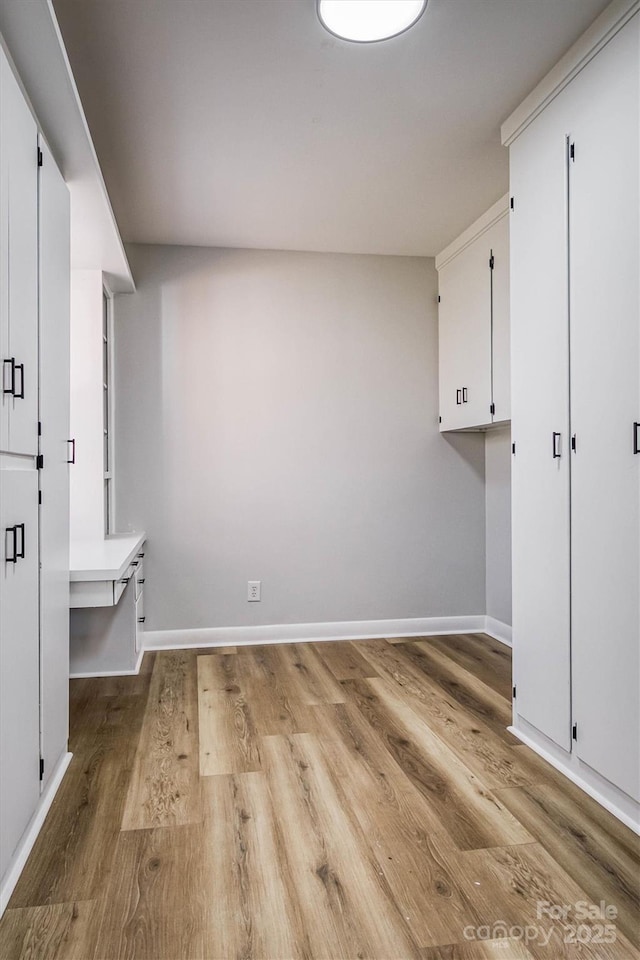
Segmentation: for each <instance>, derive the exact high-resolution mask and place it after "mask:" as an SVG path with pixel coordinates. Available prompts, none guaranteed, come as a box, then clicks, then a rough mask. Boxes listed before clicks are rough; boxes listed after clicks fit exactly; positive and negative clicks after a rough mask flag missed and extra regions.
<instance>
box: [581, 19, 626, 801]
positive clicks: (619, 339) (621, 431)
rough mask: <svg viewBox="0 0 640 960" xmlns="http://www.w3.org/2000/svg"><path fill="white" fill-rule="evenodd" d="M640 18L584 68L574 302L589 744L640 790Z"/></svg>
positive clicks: (589, 759) (584, 710) (591, 758)
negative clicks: (637, 432)
mask: <svg viewBox="0 0 640 960" xmlns="http://www.w3.org/2000/svg"><path fill="white" fill-rule="evenodd" d="M639 20H640V17H639V16H636V18H635V20H634V21H633V22H632V23H631V24H629V25H628V26H627V27H626V28H625V29H624V30H623V31H621V32H620V33H619V34H618V35H617V36H616V37H615V38H614V39H613V40H612V41H611V42H610V43H609V44H608V45H607V46H606V47H605V48H604V50H603V51H602V52H601V53H600V54H599V55H598V57H597V58H596V59H595V60H594V61H593V62H592V63H591V64H590V65H589V67H588V68H587V69H586V70H584V71H583V73H582V74H581V75H580V77H579V78H578V80H579V89H580V95H581V98H582V100H581V102H582V103H584V104H585V108H584V109H582V110H579V111H578V110H576V113H575V115H574V116H573V117H572V124H571V130H570V135H571V144H572V145H573V147H574V159H573V161H572V162H571V163H570V170H569V178H570V179H569V183H570V189H569V222H570V225H571V234H570V236H571V240H570V273H571V282H570V292H569V301H570V304H571V325H570V327H571V347H570V349H571V363H570V367H571V430H572V433H573V434H574V435H575V447H576V449H575V452H574V453H573V454H572V456H571V532H572V540H571V544H572V578H571V579H572V582H571V611H572V639H573V679H574V704H573V706H574V721H575V722H576V723H577V725H578V727H577V739H576V753H577V754H578V756H579V757H580V758H581V760H583V761H584V762H585V763H588V764H589V765H590V766H591V767H593V768H594V769H596V770H597V771H598V772H599V773H601V774H602V775H603V776H605V777H606V778H607V779H608V780H610V781H612V782H613V783H615V784H616V785H617V786H619V787H620V788H621V789H622V790H624V791H625V792H626V793H629V794H631V795H632V796H634V797H635V798H636V799H639V800H640V744H639V742H638V732H639V731H640V710H639V703H640V656H639V653H640V589H639V584H640V454H637V453H636V454H634V422H638V421H640V365H639V363H638V353H639V350H640V337H639V328H640V323H639V317H640V309H639V296H638V292H639V284H638V276H639V273H640V244H639V241H638V232H639V210H640V198H639V196H638V172H639V170H640V158H639V155H638V143H639V123H638V116H639V104H638V80H639V77H638V35H639V33H640V29H639V26H640V25H639V22H638V21H639ZM603 90H606V96H605V95H603V93H602V91H603ZM586 104H588V108H587V107H586ZM594 238H597V242H594ZM635 449H637V444H636V445H635Z"/></svg>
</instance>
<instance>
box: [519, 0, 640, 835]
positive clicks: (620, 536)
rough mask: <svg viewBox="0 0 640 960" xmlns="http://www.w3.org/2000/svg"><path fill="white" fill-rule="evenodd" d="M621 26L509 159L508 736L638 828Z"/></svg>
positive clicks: (635, 226) (630, 297)
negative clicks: (520, 738) (519, 737)
mask: <svg viewBox="0 0 640 960" xmlns="http://www.w3.org/2000/svg"><path fill="white" fill-rule="evenodd" d="M613 6H614V7H615V8H616V9H617V10H620V9H622V7H623V5H622V4H620V3H618V4H615V5H613ZM627 8H628V9H627V16H626V18H625V17H624V16H622V17H620V18H619V19H618V21H617V23H614V26H613V27H612V28H611V29H609V31H608V33H606V34H605V36H604V38H602V39H601V41H600V43H599V44H598V45H597V46H596V47H595V48H594V49H593V50H592V51H591V56H590V59H588V58H587V62H586V64H585V65H582V64H583V63H584V62H585V61H584V59H583V61H582V62H581V68H580V69H579V70H578V71H577V72H575V75H573V76H572V77H571V78H570V79H569V82H566V83H565V85H564V86H563V87H562V88H561V89H560V90H559V91H558V92H557V93H556V95H555V96H553V97H547V101H546V102H545V103H544V105H543V106H542V108H541V109H540V110H539V112H537V115H536V114H535V113H534V115H533V119H530V118H529V122H527V123H526V124H522V123H521V124H520V127H519V128H517V127H515V126H514V125H513V124H512V129H513V133H512V134H511V135H510V136H507V138H506V142H507V143H509V145H510V154H509V157H510V171H511V195H512V205H513V209H512V212H511V220H510V243H511V345H512V347H511V349H512V357H511V362H512V439H513V458H512V460H513V463H512V477H513V480H512V483H513V497H512V510H513V520H512V529H513V645H514V686H515V698H514V726H515V729H516V730H517V731H519V732H520V733H522V734H525V735H526V736H528V737H529V738H531V739H532V740H533V741H535V743H536V744H537V745H538V746H539V747H541V748H542V749H545V750H547V751H548V753H549V754H550V755H552V756H553V757H555V759H556V760H560V761H561V762H562V763H563V764H564V765H565V766H566V768H567V769H568V770H569V771H571V773H572V774H573V775H574V776H575V777H576V778H578V779H579V780H581V781H584V783H586V784H587V786H589V787H590V788H591V789H592V791H596V792H597V793H598V794H599V795H600V796H603V797H605V798H606V799H608V801H609V803H610V804H611V805H612V806H613V807H615V808H617V809H618V810H622V811H623V812H624V811H626V813H627V817H628V818H629V817H631V818H632V817H633V811H635V812H636V813H637V809H638V808H637V806H635V802H637V801H640V743H639V733H640V712H639V700H640V697H639V695H640V435H639V431H640V426H639V423H638V422H639V421H640V335H639V326H640V320H639V317H640V304H639V282H638V278H639V264H640V243H639V213H638V211H639V209H640V207H639V195H638V181H639V170H640V157H639V150H638V144H639V113H640V103H639V95H638V94H639V72H638V63H639V60H638V54H639V51H638V45H639V44H638V40H639V36H640V24H639V21H640V14H638V12H637V9H638V4H635V5H629V4H627ZM634 9H635V14H634V13H633V10H634ZM532 96H533V95H532ZM510 123H511V121H508V122H507V125H509V124H510ZM507 125H505V127H506V126H507ZM504 132H505V131H504V128H503V133H504ZM540 735H542V736H540Z"/></svg>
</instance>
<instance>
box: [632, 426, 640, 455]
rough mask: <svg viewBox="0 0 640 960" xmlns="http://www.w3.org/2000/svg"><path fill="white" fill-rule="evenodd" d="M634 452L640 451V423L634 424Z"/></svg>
mask: <svg viewBox="0 0 640 960" xmlns="http://www.w3.org/2000/svg"><path fill="white" fill-rule="evenodd" d="M633 452H634V453H640V423H634V425H633Z"/></svg>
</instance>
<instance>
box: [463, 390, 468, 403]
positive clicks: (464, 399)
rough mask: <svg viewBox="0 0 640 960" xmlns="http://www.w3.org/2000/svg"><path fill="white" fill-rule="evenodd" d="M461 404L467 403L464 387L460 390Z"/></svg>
mask: <svg viewBox="0 0 640 960" xmlns="http://www.w3.org/2000/svg"><path fill="white" fill-rule="evenodd" d="M462 402H463V403H466V402H467V388H466V387H463V388H462Z"/></svg>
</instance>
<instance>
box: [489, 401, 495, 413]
mask: <svg viewBox="0 0 640 960" xmlns="http://www.w3.org/2000/svg"><path fill="white" fill-rule="evenodd" d="M495 412H496V405H495V403H491V404H489V413H491V414H493V413H495Z"/></svg>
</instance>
